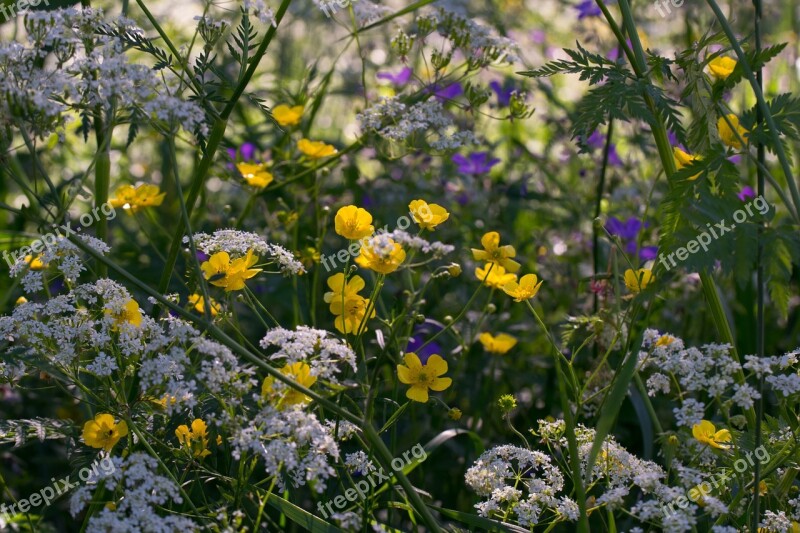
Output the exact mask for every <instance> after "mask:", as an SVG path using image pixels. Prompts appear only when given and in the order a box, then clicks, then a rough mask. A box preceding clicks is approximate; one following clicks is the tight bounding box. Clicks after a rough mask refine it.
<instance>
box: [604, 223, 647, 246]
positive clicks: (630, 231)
mask: <svg viewBox="0 0 800 533" xmlns="http://www.w3.org/2000/svg"><path fill="white" fill-rule="evenodd" d="M641 229H642V222H641V221H640V220H639V219H638V218H636V217H630V218H629V219H628V220H627V221H625V222H622V221H621V220H620V219H618V218H617V217H610V218H609V219H608V222H606V230H608V232H609V233H610V234H611V235H616V236H617V237H619V238H620V239H622V240H624V241H629V240H632V239H634V240H635V239H636V236H637V235H638V234H639V230H641Z"/></svg>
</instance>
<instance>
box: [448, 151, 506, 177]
mask: <svg viewBox="0 0 800 533" xmlns="http://www.w3.org/2000/svg"><path fill="white" fill-rule="evenodd" d="M452 160H453V163H455V164H456V165H458V171H459V172H461V173H462V174H472V175H473V176H477V175H479V174H486V173H487V172H489V171H490V170H491V169H492V167H493V166H495V165H496V164H497V163H499V162H500V160H499V159H497V158H492V159H489V152H473V153H471V154H469V156H467V157H464V156H463V155H461V154H453V158H452Z"/></svg>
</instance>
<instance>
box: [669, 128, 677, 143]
mask: <svg viewBox="0 0 800 533" xmlns="http://www.w3.org/2000/svg"><path fill="white" fill-rule="evenodd" d="M667 139H669V144H670V146H678V136H677V135H675V134H674V133H672V130H668V131H667Z"/></svg>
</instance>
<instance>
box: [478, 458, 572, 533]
mask: <svg viewBox="0 0 800 533" xmlns="http://www.w3.org/2000/svg"><path fill="white" fill-rule="evenodd" d="M465 480H466V482H467V485H468V486H469V487H470V488H471V489H472V490H474V491H475V492H477V493H478V495H479V496H482V497H488V499H487V500H486V501H483V502H480V503H478V504H476V505H475V508H476V509H478V513H479V514H480V515H481V516H486V517H500V516H504V515H505V514H506V512H507V511H509V510H510V511H511V513H512V514H511V515H509V516H513V515H516V517H517V521H518V522H519V523H520V524H521V525H523V526H525V527H528V526H534V525H536V524H538V523H539V522H540V520H541V518H542V514H543V513H544V512H545V511H547V510H550V511H551V512H553V513H555V515H556V516H561V517H563V519H566V520H575V519H577V505H575V502H573V501H572V500H570V499H569V498H567V497H566V496H561V497H559V496H558V492H560V491H561V490H562V489H563V488H564V476H563V475H562V474H561V471H560V470H559V468H558V466H556V465H554V464H553V463H552V461H551V460H550V457H549V456H547V455H545V454H543V453H541V452H537V451H531V450H527V449H525V448H520V447H518V446H511V445H504V446H497V447H495V448H492V449H490V450H487V451H486V452H484V453H482V454H481V456H480V457H479V458H478V460H477V461H475V464H474V465H472V466H471V467H470V468H469V470H467V473H466V475H465ZM523 488H524V489H525V491H523V490H521V489H523Z"/></svg>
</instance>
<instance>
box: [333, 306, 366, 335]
mask: <svg viewBox="0 0 800 533" xmlns="http://www.w3.org/2000/svg"><path fill="white" fill-rule="evenodd" d="M367 307H369V299H368V298H364V297H363V296H346V297H345V299H344V301H343V300H342V299H341V298H340V299H334V300H332V301H331V313H333V314H334V315H335V316H336V319H335V320H334V322H333V325H334V327H336V329H337V331H339V332H340V333H355V334H356V335H360V334H362V333H364V331H365V330H366V329H367V320H369V318H374V317H375V308H373V309H372V312H371V313H370V316H369V318H368V319H367V320H365V319H364V317H365V316H366V314H367ZM359 326H360V327H359Z"/></svg>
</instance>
